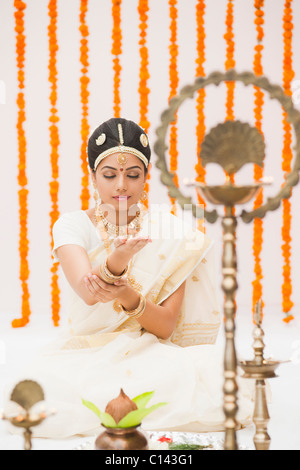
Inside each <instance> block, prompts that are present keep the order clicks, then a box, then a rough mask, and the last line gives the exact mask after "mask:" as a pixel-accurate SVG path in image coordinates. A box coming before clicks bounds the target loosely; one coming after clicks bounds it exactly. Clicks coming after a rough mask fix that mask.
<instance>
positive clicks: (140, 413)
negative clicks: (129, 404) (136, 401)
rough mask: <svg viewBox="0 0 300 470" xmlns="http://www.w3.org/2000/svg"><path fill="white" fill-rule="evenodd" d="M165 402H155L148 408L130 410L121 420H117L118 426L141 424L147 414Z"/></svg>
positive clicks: (127, 426)
mask: <svg viewBox="0 0 300 470" xmlns="http://www.w3.org/2000/svg"><path fill="white" fill-rule="evenodd" d="M166 404H167V403H157V404H156V405H153V406H151V407H150V408H142V409H137V410H134V411H130V413H128V414H127V415H126V416H124V418H122V419H121V421H119V422H118V427H119V428H130V427H132V426H138V425H139V424H141V422H142V420H143V419H144V418H145V417H146V416H148V414H150V413H152V412H153V411H155V410H156V409H157V408H160V407H161V406H163V405H166Z"/></svg>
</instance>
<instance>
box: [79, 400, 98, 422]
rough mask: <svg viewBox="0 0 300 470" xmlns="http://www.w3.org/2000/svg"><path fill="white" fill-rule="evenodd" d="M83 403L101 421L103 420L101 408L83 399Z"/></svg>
mask: <svg viewBox="0 0 300 470" xmlns="http://www.w3.org/2000/svg"><path fill="white" fill-rule="evenodd" d="M82 403H83V405H84V406H86V407H87V408H88V409H89V410H91V411H93V412H94V413H95V414H96V415H97V416H98V418H99V419H101V411H100V410H99V408H98V407H97V406H96V405H94V403H92V402H90V401H88V400H85V399H84V398H82Z"/></svg>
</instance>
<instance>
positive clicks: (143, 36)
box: [138, 0, 150, 208]
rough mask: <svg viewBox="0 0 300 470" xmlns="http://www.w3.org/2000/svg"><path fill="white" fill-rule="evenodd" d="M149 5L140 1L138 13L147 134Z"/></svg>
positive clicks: (142, 118)
mask: <svg viewBox="0 0 300 470" xmlns="http://www.w3.org/2000/svg"><path fill="white" fill-rule="evenodd" d="M148 11H149V5H148V0H139V4H138V12H139V17H140V24H139V29H140V40H139V46H140V58H141V61H140V74H139V78H140V82H139V94H140V123H139V124H140V126H141V127H142V128H143V129H144V131H145V132H146V134H147V133H148V131H149V126H150V123H149V120H148V105H149V93H150V90H149V88H148V79H149V78H150V75H149V69H148V64H149V60H148V57H149V55H148V48H147V28H148V24H147V21H148V15H147V13H148ZM149 179H150V173H149V172H148V176H147V181H146V184H145V192H146V193H147V194H149V183H148V181H149ZM144 205H145V206H146V207H147V208H148V199H147V200H146V201H144Z"/></svg>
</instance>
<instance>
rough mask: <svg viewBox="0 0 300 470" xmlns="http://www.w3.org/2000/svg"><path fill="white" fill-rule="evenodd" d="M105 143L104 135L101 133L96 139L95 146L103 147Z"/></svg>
mask: <svg viewBox="0 0 300 470" xmlns="http://www.w3.org/2000/svg"><path fill="white" fill-rule="evenodd" d="M105 141H106V135H105V134H104V133H103V134H100V135H99V137H98V138H97V139H96V144H97V145H103V144H104V142H105Z"/></svg>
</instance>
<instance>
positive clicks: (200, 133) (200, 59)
mask: <svg viewBox="0 0 300 470" xmlns="http://www.w3.org/2000/svg"><path fill="white" fill-rule="evenodd" d="M204 15H205V1H204V0H198V2H197V5H196V23H197V58H196V77H204V76H205V71H204V63H205V28H204V24H205V20H204ZM205 97H206V91H205V88H202V89H201V90H199V91H198V93H197V100H196V112H197V126H196V136H197V156H198V161H197V164H196V165H195V170H196V173H197V177H196V181H199V182H200V183H205V176H206V171H205V168H204V167H203V166H202V163H201V159H200V152H201V144H202V141H203V139H204V136H205V132H206V127H205V113H204V104H205ZM197 199H198V204H199V205H201V206H202V207H205V206H206V202H205V200H204V199H203V198H202V197H201V194H200V192H199V191H197ZM198 229H199V230H201V231H203V232H204V231H205V229H204V218H203V219H199V220H198Z"/></svg>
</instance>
